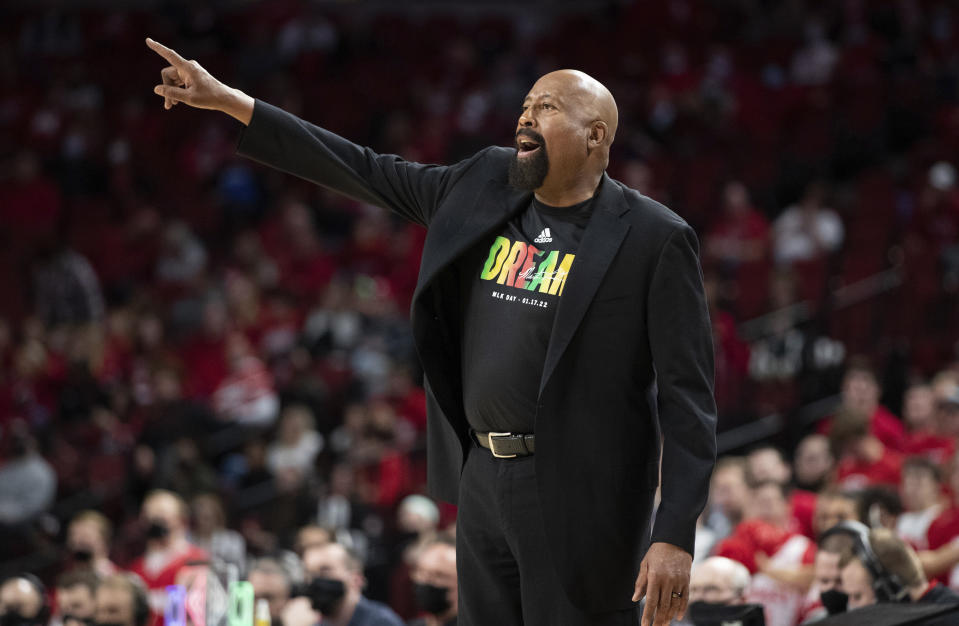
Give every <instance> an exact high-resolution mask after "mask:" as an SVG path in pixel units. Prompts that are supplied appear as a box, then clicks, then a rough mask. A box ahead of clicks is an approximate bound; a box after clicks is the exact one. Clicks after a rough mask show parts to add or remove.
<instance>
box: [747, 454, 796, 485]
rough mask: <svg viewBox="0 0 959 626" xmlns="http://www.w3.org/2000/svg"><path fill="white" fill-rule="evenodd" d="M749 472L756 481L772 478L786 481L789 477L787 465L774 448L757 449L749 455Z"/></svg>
mask: <svg viewBox="0 0 959 626" xmlns="http://www.w3.org/2000/svg"><path fill="white" fill-rule="evenodd" d="M748 463H749V474H750V476H751V478H752V479H753V480H755V481H756V482H764V481H767V480H772V481H775V482H777V483H783V484H785V483H787V482H789V478H790V470H789V466H788V465H786V463H785V462H783V460H782V457H780V456H779V453H777V452H776V451H775V450H769V449H765V450H758V451H756V452H754V453H752V454H750V455H749V458H748Z"/></svg>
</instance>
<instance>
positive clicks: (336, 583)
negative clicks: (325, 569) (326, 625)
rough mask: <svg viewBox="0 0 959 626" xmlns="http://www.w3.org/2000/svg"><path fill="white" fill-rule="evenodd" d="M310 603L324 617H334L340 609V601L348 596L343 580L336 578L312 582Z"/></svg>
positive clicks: (318, 579) (317, 579)
mask: <svg viewBox="0 0 959 626" xmlns="http://www.w3.org/2000/svg"><path fill="white" fill-rule="evenodd" d="M307 595H309V597H310V603H311V604H312V605H313V610H314V611H319V612H320V613H321V614H323V615H333V614H334V613H336V609H337V608H339V605H340V601H341V600H342V599H343V596H345V595H346V585H344V584H343V581H342V580H336V579H334V578H314V579H313V580H312V581H311V582H310V588H309V593H308V594H307Z"/></svg>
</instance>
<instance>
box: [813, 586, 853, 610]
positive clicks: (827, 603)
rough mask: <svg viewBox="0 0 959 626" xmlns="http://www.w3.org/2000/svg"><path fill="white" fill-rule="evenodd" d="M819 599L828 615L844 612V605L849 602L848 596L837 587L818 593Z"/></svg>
mask: <svg viewBox="0 0 959 626" xmlns="http://www.w3.org/2000/svg"><path fill="white" fill-rule="evenodd" d="M819 599H820V600H822V605H823V606H824V607H826V610H827V611H828V612H829V614H830V615H835V614H836V613H845V612H846V605H847V604H848V603H849V596H848V595H847V594H845V593H843V592H841V591H839V590H838V589H830V590H829V591H823V592H822V593H821V594H819Z"/></svg>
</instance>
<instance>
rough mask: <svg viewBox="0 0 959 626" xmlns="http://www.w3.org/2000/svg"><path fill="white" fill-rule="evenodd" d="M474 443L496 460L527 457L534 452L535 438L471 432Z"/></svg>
mask: <svg viewBox="0 0 959 626" xmlns="http://www.w3.org/2000/svg"><path fill="white" fill-rule="evenodd" d="M473 437H475V438H476V443H478V444H479V445H481V446H483V447H484V448H486V449H487V450H489V451H490V452H492V453H493V456H495V457H496V458H498V459H512V458H515V457H518V456H529V455H531V454H533V452H535V451H536V436H535V435H522V434H516V433H480V432H476V431H475V430H474V431H473Z"/></svg>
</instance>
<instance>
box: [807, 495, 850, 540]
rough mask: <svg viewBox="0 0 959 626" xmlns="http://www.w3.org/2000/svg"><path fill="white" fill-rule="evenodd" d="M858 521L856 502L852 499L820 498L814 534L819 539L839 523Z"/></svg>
mask: <svg viewBox="0 0 959 626" xmlns="http://www.w3.org/2000/svg"><path fill="white" fill-rule="evenodd" d="M854 519H856V502H855V500H852V499H850V498H830V497H826V498H822V497H821V498H819V501H818V502H817V503H816V510H815V512H814V513H813V518H812V526H813V532H814V533H815V534H816V536H817V537H818V536H819V535H821V534H822V533H824V532H826V531H827V530H829V529H830V528H832V527H833V526H835V525H836V524H838V523H839V522H845V521H848V520H854Z"/></svg>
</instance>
